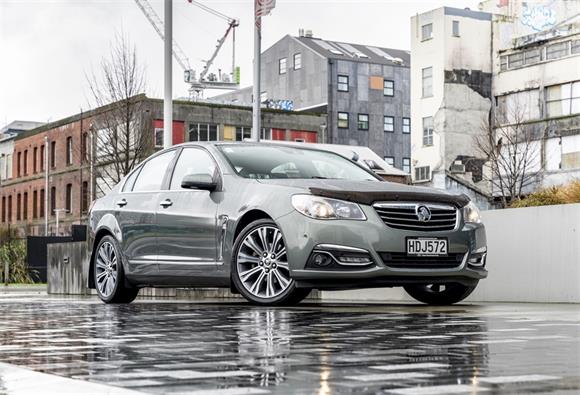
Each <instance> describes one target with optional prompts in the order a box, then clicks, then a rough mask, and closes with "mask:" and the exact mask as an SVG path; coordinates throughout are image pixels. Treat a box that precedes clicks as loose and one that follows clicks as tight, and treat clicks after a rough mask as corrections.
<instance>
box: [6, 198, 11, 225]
mask: <svg viewBox="0 0 580 395" xmlns="http://www.w3.org/2000/svg"><path fill="white" fill-rule="evenodd" d="M7 217H8V222H11V221H12V195H10V196H8V214H7Z"/></svg>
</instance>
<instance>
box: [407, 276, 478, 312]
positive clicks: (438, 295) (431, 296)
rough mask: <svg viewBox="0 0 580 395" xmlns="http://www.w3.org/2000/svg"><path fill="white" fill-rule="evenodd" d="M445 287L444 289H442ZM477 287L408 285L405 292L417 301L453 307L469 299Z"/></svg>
mask: <svg viewBox="0 0 580 395" xmlns="http://www.w3.org/2000/svg"><path fill="white" fill-rule="evenodd" d="M442 287H444V289H442ZM475 287H477V282H476V283H475V284H473V285H463V284H459V283H449V284H413V285H406V286H405V287H404V288H405V291H406V292H407V293H408V294H409V295H410V296H411V297H412V298H413V299H415V300H417V301H419V302H422V303H426V304H429V305H434V306H444V305H452V304H455V303H458V302H461V301H462V300H463V299H465V298H467V297H468V296H469V295H470V294H471V293H472V292H473V291H474V290H475Z"/></svg>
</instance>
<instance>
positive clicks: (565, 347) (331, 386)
mask: <svg viewBox="0 0 580 395" xmlns="http://www.w3.org/2000/svg"><path fill="white" fill-rule="evenodd" d="M0 314H1V316H2V321H1V323H0V362H6V363H10V364H14V365H18V366H22V367H27V368H30V369H34V370H36V371H41V372H46V373H50V374H55V375H60V376H65V377H71V378H74V379H81V380H88V381H92V382H98V383H105V384H108V385H114V386H119V387H125V388H131V389H134V390H137V391H142V392H146V393H174V392H175V393H181V392H183V393H193V394H195V393H197V392H196V391H201V390H205V391H207V392H200V393H221V394H224V395H225V394H241V393H244V394H253V393H255V394H262V393H291V394H331V393H378V392H387V393H399V394H412V393H420V394H443V393H463V392H464V393H474V392H479V391H496V392H518V393H530V392H555V393H563V392H564V393H568V392H569V393H576V391H580V309H579V307H578V306H574V305H509V304H504V305H501V304H496V305H464V306H455V307H446V308H429V307H424V306H417V305H343V304H341V305H320V304H303V305H300V306H298V307H296V308H259V307H253V306H250V305H247V304H241V303H194V302H189V303H187V302H186V303H178V302H168V301H165V302H159V301H143V300H141V301H139V302H137V303H135V304H131V305H103V304H101V303H100V302H98V301H96V300H95V299H92V298H85V299H63V298H54V297H53V298H47V297H46V296H44V297H33V298H25V297H14V296H12V297H10V298H0ZM0 393H2V384H1V377H0ZM38 393H42V390H41V389H39V392H38Z"/></svg>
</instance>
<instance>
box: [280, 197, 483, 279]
mask: <svg viewBox="0 0 580 395" xmlns="http://www.w3.org/2000/svg"><path fill="white" fill-rule="evenodd" d="M361 208H362V209H363V211H364V212H365V215H366V217H367V220H366V221H352V220H315V219H311V218H308V217H306V216H304V215H302V214H300V213H298V212H296V211H293V212H291V213H289V214H287V215H284V216H282V217H279V218H277V219H276V221H277V222H278V224H279V225H280V227H281V229H282V231H283V233H284V237H285V241H286V248H287V256H288V262H289V264H290V271H291V275H292V278H293V279H295V280H296V281H297V283H298V286H303V287H313V288H324V289H349V288H361V287H383V286H385V287H388V286H400V285H405V284H410V283H437V282H460V283H464V284H473V283H475V282H477V281H478V280H480V279H482V278H485V277H487V271H486V269H485V257H486V256H485V254H486V252H487V247H486V246H487V242H486V235H485V227H484V226H483V225H482V224H471V223H467V224H466V223H464V222H463V220H462V219H461V218H459V220H458V225H457V227H456V229H455V230H453V231H444V232H440V231H438V232H417V231H409V230H398V229H393V228H390V227H388V226H387V225H385V224H384V222H383V221H382V220H381V218H380V217H379V216H378V214H377V213H376V212H375V210H374V209H373V208H372V207H370V206H361ZM407 237H441V238H446V239H447V240H448V249H449V251H448V252H449V254H450V255H451V254H457V255H458V256H460V257H461V260H460V261H459V262H458V264H457V265H454V266H453V267H445V268H433V267H421V266H420V265H413V267H404V265H397V267H390V266H388V265H387V264H385V262H384V261H383V259H382V257H381V255H383V257H384V256H385V255H384V254H385V253H405V251H406V239H407ZM328 244H330V245H334V246H337V247H338V246H344V247H351V248H356V249H361V250H365V251H368V253H369V255H370V256H371V258H372V260H373V263H372V264H370V265H366V266H362V267H360V266H359V267H357V266H356V265H340V266H341V267H339V265H330V266H329V267H324V268H316V267H313V266H312V265H310V264H309V265H307V262H308V261H309V259H310V257H311V255H312V253H313V251H315V250H318V249H320V245H323V246H324V245H328ZM477 255H479V256H481V257H482V258H483V261H482V262H480V263H479V264H471V263H470V262H469V261H470V258H472V257H475V256H477ZM401 266H403V267H401Z"/></svg>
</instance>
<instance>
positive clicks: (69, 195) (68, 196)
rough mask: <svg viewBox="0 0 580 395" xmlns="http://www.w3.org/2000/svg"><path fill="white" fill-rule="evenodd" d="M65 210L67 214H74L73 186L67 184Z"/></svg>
mask: <svg viewBox="0 0 580 395" xmlns="http://www.w3.org/2000/svg"><path fill="white" fill-rule="evenodd" d="M64 208H65V209H66V212H67V213H71V212H72V184H66V200H65V206H64Z"/></svg>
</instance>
